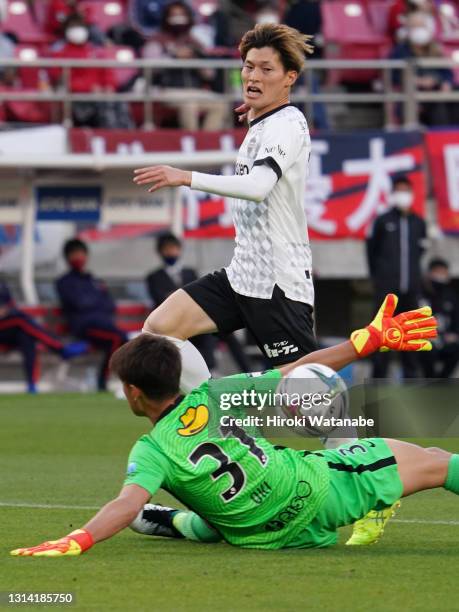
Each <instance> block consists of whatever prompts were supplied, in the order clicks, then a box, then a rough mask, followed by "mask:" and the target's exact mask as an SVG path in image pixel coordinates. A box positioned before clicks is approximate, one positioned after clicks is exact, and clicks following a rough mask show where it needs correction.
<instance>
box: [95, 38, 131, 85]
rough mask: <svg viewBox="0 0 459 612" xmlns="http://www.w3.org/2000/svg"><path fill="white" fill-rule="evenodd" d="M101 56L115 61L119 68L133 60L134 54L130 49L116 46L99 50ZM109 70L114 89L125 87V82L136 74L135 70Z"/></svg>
mask: <svg viewBox="0 0 459 612" xmlns="http://www.w3.org/2000/svg"><path fill="white" fill-rule="evenodd" d="M101 55H102V56H103V57H104V58H105V59H113V60H116V61H117V62H118V63H119V64H120V66H122V65H123V62H129V61H131V60H133V59H135V54H134V51H133V50H132V49H131V47H123V46H118V45H111V46H109V47H104V48H103V50H101ZM111 70H112V71H113V73H114V76H115V85H116V89H120V88H122V87H123V85H125V84H126V83H127V81H129V80H130V79H131V78H132V77H133V76H134V75H136V74H137V72H138V70H137V68H112V69H111Z"/></svg>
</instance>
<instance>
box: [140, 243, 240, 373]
mask: <svg viewBox="0 0 459 612" xmlns="http://www.w3.org/2000/svg"><path fill="white" fill-rule="evenodd" d="M156 251H157V253H158V255H159V256H160V257H161V259H162V260H163V266H161V268H158V269H157V270H155V271H153V272H151V273H150V274H149V275H148V276H147V278H146V283H147V288H148V292H149V294H150V297H151V299H152V301H153V304H154V307H157V306H159V305H160V304H162V303H163V302H164V300H165V299H166V298H167V297H169V295H171V293H173V292H174V291H176V290H177V289H179V288H180V287H183V286H184V285H186V284H187V283H191V282H192V281H194V280H197V278H198V276H197V274H196V271H195V270H193V269H192V268H187V267H185V266H184V265H183V262H182V243H181V242H180V240H179V239H178V238H177V236H175V235H174V234H172V233H170V232H166V233H164V234H161V235H160V236H159V237H158V239H157V242H156ZM218 337H220V338H221V339H222V340H223V341H224V342H226V343H227V345H228V348H229V350H230V352H231V354H232V356H233V359H234V360H235V361H236V363H237V365H238V368H239V371H241V372H248V371H250V369H251V368H250V363H249V361H248V359H247V358H246V356H245V354H244V351H243V349H242V347H241V345H240V343H239V341H238V340H237V339H236V337H235V336H234V335H233V334H218ZM190 341H191V342H192V343H193V344H194V345H195V347H196V348H197V349H198V351H200V353H201V354H202V356H203V357H204V360H205V362H206V364H207V367H208V368H209V370H213V369H214V368H215V365H216V362H215V356H214V352H215V344H216V336H215V335H213V334H202V335H200V336H195V337H194V338H190Z"/></svg>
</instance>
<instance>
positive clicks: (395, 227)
mask: <svg viewBox="0 0 459 612" xmlns="http://www.w3.org/2000/svg"><path fill="white" fill-rule="evenodd" d="M425 238H426V224H425V221H424V219H422V218H421V217H419V215H417V214H415V213H413V212H410V213H408V214H406V215H404V214H402V213H400V211H399V210H397V209H396V208H392V209H390V210H389V211H388V212H386V213H384V214H382V215H380V216H379V217H377V218H376V219H375V222H374V224H373V228H372V230H371V234H370V236H369V238H368V239H367V258H368V267H369V270H370V276H371V278H372V280H373V283H374V287H375V291H376V293H377V294H379V293H382V294H385V293H389V292H394V293H412V294H420V292H421V266H420V259H421V256H422V253H423V251H424V243H425Z"/></svg>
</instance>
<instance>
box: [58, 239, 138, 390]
mask: <svg viewBox="0 0 459 612" xmlns="http://www.w3.org/2000/svg"><path fill="white" fill-rule="evenodd" d="M63 254H64V258H65V260H66V262H67V264H68V266H69V268H70V270H69V272H67V274H64V275H63V276H61V277H60V278H59V279H58V280H57V282H56V290H57V293H58V295H59V299H60V302H61V307H62V311H63V314H64V317H65V319H66V321H67V323H68V325H69V328H70V331H71V332H72V334H74V335H75V336H76V337H78V338H80V339H82V340H86V341H88V342H90V343H91V344H92V345H94V346H95V347H97V348H98V349H100V350H101V351H103V353H104V358H103V360H102V363H101V367H100V371H99V377H98V388H99V390H100V391H103V390H105V389H106V385H107V379H108V374H109V371H108V363H109V361H110V357H111V355H112V353H114V352H115V351H116V349H117V348H119V347H120V346H121V345H122V344H124V343H125V342H126V341H127V337H126V334H125V333H124V332H123V331H122V330H121V329H119V328H118V327H117V326H116V324H115V302H114V301H113V298H112V297H111V295H110V293H109V292H108V289H107V287H106V285H105V283H104V282H103V281H101V280H98V279H96V278H94V276H93V275H92V274H91V273H90V272H87V270H86V266H87V262H88V247H87V246H86V244H85V243H84V242H82V241H81V240H78V239H77V238H75V239H72V240H68V241H67V242H66V243H65V245H64V251H63Z"/></svg>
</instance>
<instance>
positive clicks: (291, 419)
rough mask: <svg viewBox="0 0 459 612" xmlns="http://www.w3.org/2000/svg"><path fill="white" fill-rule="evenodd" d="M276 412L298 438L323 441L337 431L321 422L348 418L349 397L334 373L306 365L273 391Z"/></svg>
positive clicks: (318, 365) (290, 374) (312, 364)
mask: <svg viewBox="0 0 459 612" xmlns="http://www.w3.org/2000/svg"><path fill="white" fill-rule="evenodd" d="M275 408H276V412H277V415H278V416H281V417H282V418H283V419H285V418H287V420H286V421H285V423H286V425H287V427H289V428H290V429H292V430H294V431H295V433H297V434H299V435H300V436H316V437H317V436H319V437H322V438H326V437H328V436H329V435H330V433H331V432H332V431H334V430H335V429H336V428H337V427H336V425H331V424H328V421H326V422H325V423H323V422H322V421H323V419H331V418H332V417H334V418H336V419H342V418H345V417H347V416H348V414H349V412H348V411H349V395H348V392H347V387H346V384H345V382H344V381H343V379H342V378H341V376H340V375H339V374H337V373H336V372H335V371H334V370H332V369H331V368H329V367H328V366H325V365H322V364H320V363H309V364H307V365H301V366H298V367H296V368H294V369H293V370H292V371H291V372H290V373H289V374H287V376H285V377H283V378H282V380H281V382H280V384H279V386H278V387H277V389H276V400H275ZM295 417H296V418H295ZM301 417H304V418H301ZM320 417H322V419H321V418H320Z"/></svg>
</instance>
